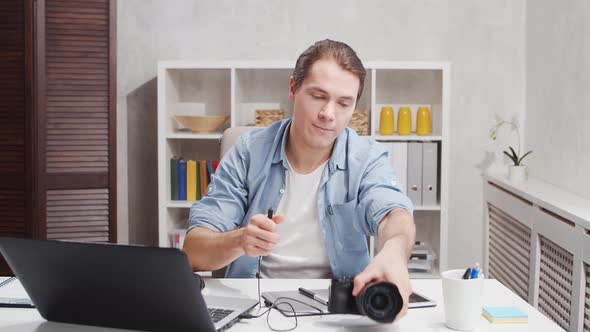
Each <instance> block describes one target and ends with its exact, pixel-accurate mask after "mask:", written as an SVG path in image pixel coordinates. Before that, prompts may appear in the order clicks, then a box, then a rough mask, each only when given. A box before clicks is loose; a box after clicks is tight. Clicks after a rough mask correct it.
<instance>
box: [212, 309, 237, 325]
mask: <svg viewBox="0 0 590 332" xmlns="http://www.w3.org/2000/svg"><path fill="white" fill-rule="evenodd" d="M207 309H208V310H209V315H210V316H211V319H212V320H213V323H217V322H219V321H220V320H222V319H224V318H225V317H227V316H228V315H229V314H231V313H232V312H234V311H233V310H227V309H218V308H207Z"/></svg>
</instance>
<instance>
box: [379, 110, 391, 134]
mask: <svg viewBox="0 0 590 332" xmlns="http://www.w3.org/2000/svg"><path fill="white" fill-rule="evenodd" d="M379 133H380V134H381V135H393V108H392V107H391V106H383V107H381V117H380V119H379Z"/></svg>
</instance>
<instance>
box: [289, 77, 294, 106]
mask: <svg viewBox="0 0 590 332" xmlns="http://www.w3.org/2000/svg"><path fill="white" fill-rule="evenodd" d="M289 100H290V101H291V102H294V101H295V80H294V79H293V76H291V77H290V78H289Z"/></svg>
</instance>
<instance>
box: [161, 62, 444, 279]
mask: <svg viewBox="0 0 590 332" xmlns="http://www.w3.org/2000/svg"><path fill="white" fill-rule="evenodd" d="M294 63H295V61H293V62H280V61H264V62H244V61H232V62H219V61H208V62H200V61H160V62H159V63H158V124H159V126H158V184H159V189H158V191H159V223H158V225H159V229H158V232H159V245H160V246H163V247H166V246H170V245H171V242H170V236H169V234H171V233H174V232H175V231H178V230H179V229H185V228H186V227H187V226H188V213H189V208H190V206H191V205H192V204H193V202H184V201H172V200H171V199H170V197H171V195H170V158H172V157H173V156H182V157H183V158H185V159H198V160H203V159H206V160H216V159H218V155H219V139H220V138H221V133H222V130H223V129H225V128H226V127H227V126H232V127H233V126H245V125H252V124H253V123H254V111H255V110H256V109H283V110H285V111H286V113H285V116H287V117H288V116H290V115H291V113H292V105H291V104H290V102H289V99H288V89H289V77H290V76H291V73H292V70H293V66H294ZM365 68H366V69H367V77H366V81H365V89H364V91H363V96H362V98H361V99H360V100H359V103H358V105H357V109H359V110H369V116H370V119H369V126H370V128H369V132H370V133H371V137H373V138H374V139H375V140H377V141H380V142H415V141H416V142H437V143H438V144H440V153H439V157H438V159H439V160H438V167H439V168H440V170H439V181H440V182H439V194H438V197H439V198H438V200H437V204H436V205H432V206H420V205H418V206H415V212H414V218H415V220H416V225H417V240H419V241H426V242H428V243H430V244H431V245H432V246H433V248H434V250H435V252H436V255H437V257H438V259H437V261H436V262H435V266H436V271H434V273H432V274H429V275H422V277H436V276H437V275H438V271H440V270H444V269H445V268H446V262H447V224H448V175H449V151H450V149H449V121H450V109H449V100H450V64H449V63H448V62H366V63H365ZM384 105H388V106H393V107H394V110H395V114H396V115H397V110H398V109H399V106H402V105H403V106H409V107H410V108H411V110H412V125H413V131H415V123H416V110H417V108H418V107H419V106H428V107H429V108H430V110H431V119H432V135H430V136H418V135H416V134H414V133H413V134H411V135H409V136H399V135H397V134H394V135H392V136H381V135H379V133H378V128H379V113H380V111H381V107H382V106H384ZM175 114H181V115H182V114H184V115H229V116H230V121H228V123H227V124H226V126H225V127H222V128H220V132H219V133H213V134H192V133H187V132H179V127H178V125H177V123H176V121H175V120H174V115H175ZM395 122H396V123H397V118H396V121H395Z"/></svg>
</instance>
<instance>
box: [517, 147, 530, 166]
mask: <svg viewBox="0 0 590 332" xmlns="http://www.w3.org/2000/svg"><path fill="white" fill-rule="evenodd" d="M532 152H533V150H531V151H529V152H527V153H525V154H524V155H523V156H522V157H520V159H519V160H518V164H519V165H520V163H522V160H523V159H524V157H526V156H528V155H529V154H531V153H532Z"/></svg>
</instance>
